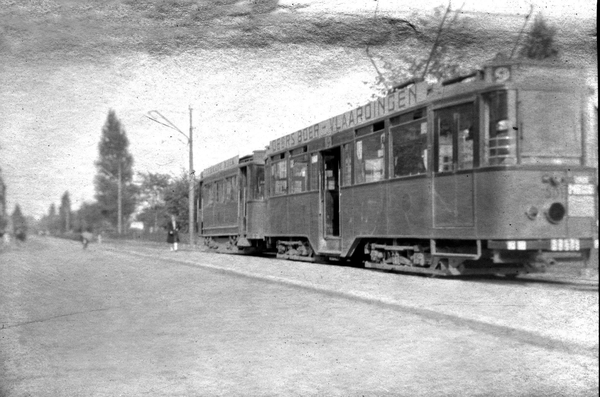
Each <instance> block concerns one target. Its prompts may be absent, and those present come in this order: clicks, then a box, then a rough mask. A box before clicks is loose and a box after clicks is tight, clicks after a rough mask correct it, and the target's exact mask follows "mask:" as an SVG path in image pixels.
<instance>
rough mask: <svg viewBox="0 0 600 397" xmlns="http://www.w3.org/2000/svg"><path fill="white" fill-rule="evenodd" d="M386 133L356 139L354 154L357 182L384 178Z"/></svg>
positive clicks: (355, 178)
mask: <svg viewBox="0 0 600 397" xmlns="http://www.w3.org/2000/svg"><path fill="white" fill-rule="evenodd" d="M384 143H385V134H375V135H371V136H368V137H365V138H363V139H359V140H356V148H355V151H354V153H355V155H354V180H355V183H365V182H376V181H380V180H382V179H383V175H384V174H383V168H384V157H383V156H384V152H385V150H384V147H385V145H384Z"/></svg>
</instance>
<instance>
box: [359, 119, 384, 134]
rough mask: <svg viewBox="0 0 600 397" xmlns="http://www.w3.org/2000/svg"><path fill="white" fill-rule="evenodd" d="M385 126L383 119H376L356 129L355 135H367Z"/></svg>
mask: <svg viewBox="0 0 600 397" xmlns="http://www.w3.org/2000/svg"><path fill="white" fill-rule="evenodd" d="M384 128H385V121H383V120H382V121H378V122H376V123H373V124H369V125H366V126H364V127H360V128H357V129H356V136H357V137H359V136H364V135H369V134H370V133H371V132H376V131H381V130H383V129H384Z"/></svg>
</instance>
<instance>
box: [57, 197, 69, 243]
mask: <svg viewBox="0 0 600 397" xmlns="http://www.w3.org/2000/svg"><path fill="white" fill-rule="evenodd" d="M58 211H59V215H60V227H59V230H60V231H61V232H63V233H65V232H68V231H70V230H71V198H70V197H69V192H68V191H66V192H64V194H63V195H62V197H61V198H60V207H59V209H58Z"/></svg>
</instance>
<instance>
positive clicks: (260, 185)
mask: <svg viewBox="0 0 600 397" xmlns="http://www.w3.org/2000/svg"><path fill="white" fill-rule="evenodd" d="M252 177H253V179H254V180H253V185H254V192H253V197H252V198H253V199H254V200H262V199H264V198H265V168H264V167H262V166H254V167H253V169H252Z"/></svg>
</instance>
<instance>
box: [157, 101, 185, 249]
mask: <svg viewBox="0 0 600 397" xmlns="http://www.w3.org/2000/svg"><path fill="white" fill-rule="evenodd" d="M189 111H190V132H189V135H186V134H185V133H184V132H183V131H181V130H180V129H179V128H178V127H177V126H176V125H175V124H173V123H171V122H170V121H169V119H167V118H166V117H165V116H163V115H162V114H161V113H160V112H159V111H158V110H151V111H149V112H148V114H147V115H146V117H148V118H149V119H150V120H152V121H154V122H155V123H158V124H162V125H164V126H165V127H169V128H171V129H173V130H175V131H177V132H179V133H180V134H181V135H183V136H184V137H185V138H186V140H187V143H188V145H189V146H190V147H189V149H190V156H189V157H190V165H189V167H190V169H189V185H190V186H189V190H188V193H189V194H188V201H189V232H190V245H191V246H192V247H194V246H195V245H196V241H195V232H196V224H195V222H194V195H195V194H194V191H195V188H194V149H193V143H194V141H193V139H194V137H193V131H194V127H193V125H192V106H191V105H190V106H189Z"/></svg>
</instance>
